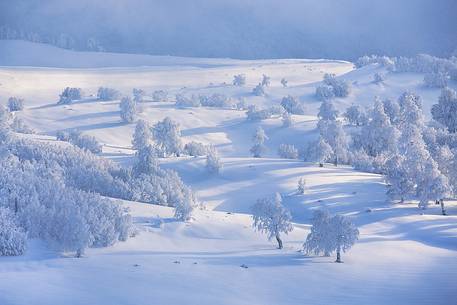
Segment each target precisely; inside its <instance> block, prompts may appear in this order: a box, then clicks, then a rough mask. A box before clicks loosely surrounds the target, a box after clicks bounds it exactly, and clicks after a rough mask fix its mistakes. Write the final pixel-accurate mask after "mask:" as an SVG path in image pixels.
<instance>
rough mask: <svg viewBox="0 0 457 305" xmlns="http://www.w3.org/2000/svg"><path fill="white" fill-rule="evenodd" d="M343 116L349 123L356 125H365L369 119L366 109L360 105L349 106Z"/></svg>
mask: <svg viewBox="0 0 457 305" xmlns="http://www.w3.org/2000/svg"><path fill="white" fill-rule="evenodd" d="M343 116H344V118H345V119H346V120H347V122H348V123H349V124H351V125H355V126H360V125H364V124H366V122H367V120H368V119H367V117H366V113H365V111H364V110H363V109H362V107H360V106H358V105H352V106H350V107H348V108H347V109H346V112H345V113H344V114H343Z"/></svg>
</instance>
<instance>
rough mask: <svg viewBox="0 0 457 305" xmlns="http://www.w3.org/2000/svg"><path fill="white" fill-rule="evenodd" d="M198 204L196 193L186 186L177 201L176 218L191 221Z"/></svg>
mask: <svg viewBox="0 0 457 305" xmlns="http://www.w3.org/2000/svg"><path fill="white" fill-rule="evenodd" d="M196 205H197V200H196V198H195V195H194V194H193V193H192V190H191V189H190V188H185V189H184V191H183V193H182V194H181V195H180V196H179V198H178V200H177V202H176V203H175V218H176V219H177V220H180V221H189V220H190V219H191V217H192V212H193V210H194V208H195V206H196Z"/></svg>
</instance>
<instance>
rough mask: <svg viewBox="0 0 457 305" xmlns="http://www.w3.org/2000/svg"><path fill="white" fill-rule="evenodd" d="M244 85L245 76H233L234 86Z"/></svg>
mask: <svg viewBox="0 0 457 305" xmlns="http://www.w3.org/2000/svg"><path fill="white" fill-rule="evenodd" d="M245 84H246V76H245V75H244V74H237V75H234V76H233V85H234V86H240V87H241V86H244V85H245Z"/></svg>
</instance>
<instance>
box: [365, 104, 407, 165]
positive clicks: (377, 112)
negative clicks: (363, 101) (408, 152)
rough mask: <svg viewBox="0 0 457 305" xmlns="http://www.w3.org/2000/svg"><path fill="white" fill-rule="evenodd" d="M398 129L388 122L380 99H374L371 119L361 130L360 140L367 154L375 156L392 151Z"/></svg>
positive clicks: (397, 136) (395, 143) (395, 144)
mask: <svg viewBox="0 0 457 305" xmlns="http://www.w3.org/2000/svg"><path fill="white" fill-rule="evenodd" d="M398 138H399V131H398V130H397V129H396V128H395V127H394V126H392V125H391V124H390V119H389V117H388V116H387V115H386V114H385V112H384V105H383V103H382V102H381V100H379V99H376V100H375V102H374V105H373V109H372V111H371V119H370V121H369V122H368V124H367V125H366V126H364V128H363V129H362V131H361V142H362V146H363V148H364V150H365V151H366V152H367V153H368V155H370V156H373V157H376V156H378V155H380V154H382V153H385V152H390V151H393V150H394V149H395V148H396V146H397V140H398Z"/></svg>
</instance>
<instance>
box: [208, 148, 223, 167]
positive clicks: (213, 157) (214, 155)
mask: <svg viewBox="0 0 457 305" xmlns="http://www.w3.org/2000/svg"><path fill="white" fill-rule="evenodd" d="M221 169H222V162H221V159H220V158H219V154H218V152H217V149H216V147H214V146H212V145H210V146H209V147H208V154H207V156H206V170H207V171H208V172H209V173H210V174H218V173H219V172H220V171H221Z"/></svg>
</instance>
